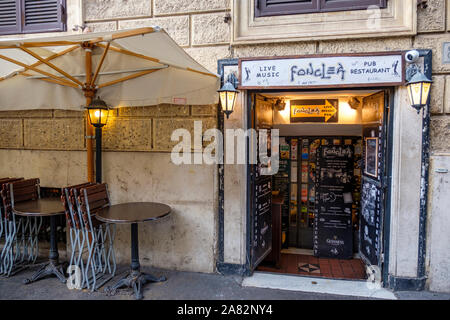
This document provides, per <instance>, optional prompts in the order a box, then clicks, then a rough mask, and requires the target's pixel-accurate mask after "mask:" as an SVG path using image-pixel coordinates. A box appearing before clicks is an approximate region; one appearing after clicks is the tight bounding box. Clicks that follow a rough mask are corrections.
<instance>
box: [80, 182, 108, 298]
mask: <svg viewBox="0 0 450 320" xmlns="http://www.w3.org/2000/svg"><path fill="white" fill-rule="evenodd" d="M76 199H77V203H76V205H77V209H78V212H79V214H80V216H81V217H82V219H83V224H84V233H85V238H86V239H87V248H88V259H87V262H86V270H85V279H86V280H87V281H86V284H87V287H88V289H90V290H91V291H95V290H97V289H98V288H100V287H101V286H102V285H104V284H105V283H106V282H107V281H109V280H111V279H112V278H113V277H114V275H115V273H116V257H115V252H114V237H115V233H116V226H115V224H109V223H103V222H101V221H99V220H97V219H96V218H95V213H96V212H98V211H99V210H101V209H102V208H104V207H107V206H109V205H110V203H111V202H110V198H109V193H108V187H107V185H106V184H104V183H103V184H97V185H94V186H89V187H85V188H81V189H80V192H79V194H78V196H77V197H76ZM97 281H99V282H98V283H97Z"/></svg>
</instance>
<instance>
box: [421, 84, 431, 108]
mask: <svg viewBox="0 0 450 320" xmlns="http://www.w3.org/2000/svg"><path fill="white" fill-rule="evenodd" d="M430 89H431V83H429V82H424V83H423V87H422V102H421V103H422V105H426V104H427V102H428V96H429V95H430Z"/></svg>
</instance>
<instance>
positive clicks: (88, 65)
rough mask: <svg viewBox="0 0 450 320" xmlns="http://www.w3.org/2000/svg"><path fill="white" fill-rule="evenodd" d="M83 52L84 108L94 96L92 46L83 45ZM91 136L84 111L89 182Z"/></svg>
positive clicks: (92, 173) (90, 174)
mask: <svg viewBox="0 0 450 320" xmlns="http://www.w3.org/2000/svg"><path fill="white" fill-rule="evenodd" d="M83 48H84V51H85V53H86V56H85V57H86V87H85V89H84V95H85V97H86V106H89V105H90V104H91V102H92V98H93V97H94V95H95V91H96V90H95V87H94V88H93V87H91V86H90V83H91V80H92V48H93V45H92V44H83ZM93 136H94V130H93V127H92V125H91V124H90V122H89V115H88V111H86V153H87V178H88V181H89V182H94V148H93V141H92V139H93Z"/></svg>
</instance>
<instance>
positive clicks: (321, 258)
mask: <svg viewBox="0 0 450 320" xmlns="http://www.w3.org/2000/svg"><path fill="white" fill-rule="evenodd" d="M247 94H248V108H247V110H248V119H249V123H248V127H249V128H254V129H256V132H258V133H259V132H261V131H260V130H263V129H267V132H268V133H269V138H268V139H267V141H268V147H267V149H268V155H269V156H271V152H272V150H271V145H270V142H271V141H272V140H273V139H272V138H270V134H272V135H273V131H271V129H277V130H278V132H279V164H278V170H277V171H276V173H274V174H272V175H262V174H261V169H263V168H265V167H267V166H269V167H270V166H273V165H274V164H272V163H270V162H269V163H268V164H265V163H262V162H261V161H260V160H259V158H258V163H257V164H255V165H251V164H249V165H248V187H249V188H248V189H249V192H248V214H247V217H248V224H249V225H248V230H249V231H250V232H249V233H248V239H247V241H248V249H249V252H250V270H251V271H260V272H273V273H282V274H295V275H299V276H311V277H324V278H333V279H359V280H364V279H367V276H368V273H370V274H374V273H375V274H376V277H377V279H380V280H381V275H382V270H383V268H385V267H386V266H385V265H383V256H384V254H385V246H384V241H385V239H386V235H387V232H388V230H387V229H386V228H384V221H385V215H386V208H387V207H388V206H387V196H386V195H387V190H388V181H387V179H386V175H387V173H388V169H389V168H387V167H386V165H387V163H388V161H387V158H388V157H390V154H389V144H388V141H389V132H391V129H392V128H391V126H390V125H389V123H390V122H389V116H390V113H389V110H390V107H391V102H390V97H391V96H392V92H391V90H388V89H386V90H385V89H380V88H376V89H362V90H361V89H355V90H353V89H345V90H327V91H324V90H321V91H319V90H313V91H294V90H291V91H270V90H259V91H248V92H247ZM257 136H258V137H257V140H256V144H257V145H256V146H253V147H254V148H258V147H259V139H260V134H258V135H257ZM253 147H252V146H251V145H249V150H250V149H251V148H253ZM273 169H274V168H273Z"/></svg>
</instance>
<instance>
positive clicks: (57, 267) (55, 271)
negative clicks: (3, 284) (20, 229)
mask: <svg viewBox="0 0 450 320" xmlns="http://www.w3.org/2000/svg"><path fill="white" fill-rule="evenodd" d="M47 276H56V277H57V278H58V279H59V281H61V282H62V283H66V277H65V276H64V266H63V265H62V264H60V263H59V254H58V245H57V242H56V216H50V255H49V263H47V264H45V265H44V266H42V267H41V268H40V269H39V270H38V271H36V272H35V273H34V274H33V275H32V276H31V278H29V279H25V280H24V281H23V283H24V284H29V283H32V282H35V281H38V280H40V279H42V278H45V277H47Z"/></svg>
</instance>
